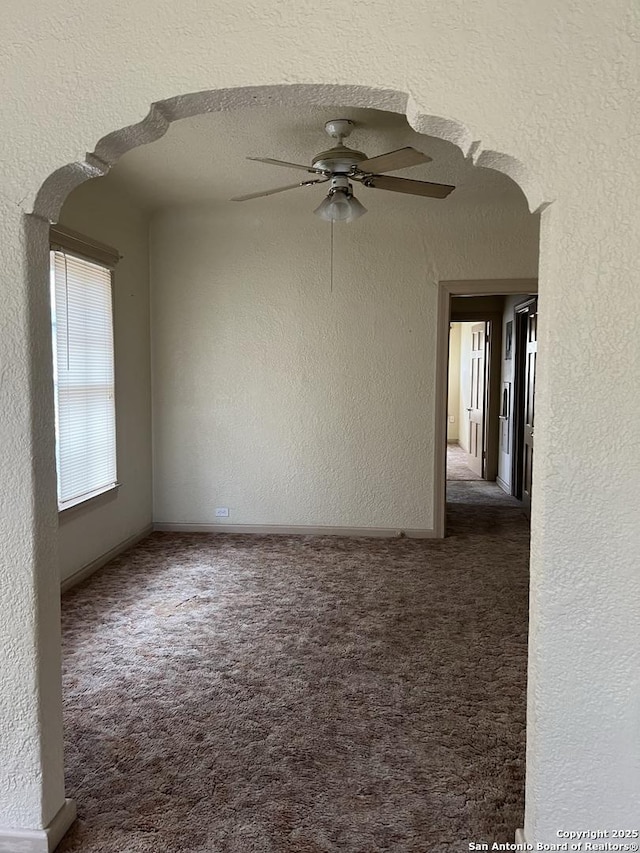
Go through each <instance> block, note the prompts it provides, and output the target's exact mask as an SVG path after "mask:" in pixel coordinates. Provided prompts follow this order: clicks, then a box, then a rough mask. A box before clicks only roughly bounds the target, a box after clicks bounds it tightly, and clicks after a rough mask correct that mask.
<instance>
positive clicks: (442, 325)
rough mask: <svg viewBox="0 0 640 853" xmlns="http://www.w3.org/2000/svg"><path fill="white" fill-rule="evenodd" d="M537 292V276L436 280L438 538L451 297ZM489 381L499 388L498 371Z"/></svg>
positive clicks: (443, 499)
mask: <svg viewBox="0 0 640 853" xmlns="http://www.w3.org/2000/svg"><path fill="white" fill-rule="evenodd" d="M537 292H538V279H537V278H488V279H466V280H465V279H462V280H460V279H456V280H450V281H447V280H444V281H439V282H438V315H437V331H436V400H435V402H436V405H435V418H436V420H435V434H434V449H435V459H434V471H433V475H434V476H433V491H434V501H433V528H434V535H435V536H436V537H437V538H439V539H443V538H444V536H445V533H446V508H447V395H448V384H449V382H448V380H449V324H450V322H451V297H452V296H512V295H517V294H522V295H524V296H529V295H530V294H532V293H537ZM476 317H477V315H476ZM471 319H474V318H471ZM501 328H502V327H501ZM501 356H502V353H501V348H500V363H501ZM495 372H496V371H493V373H495ZM490 381H491V382H492V384H494V385H496V384H497V387H498V388H499V383H500V375H499V373H498V376H497V378H496V377H495V376H491V377H490ZM487 467H488V466H487Z"/></svg>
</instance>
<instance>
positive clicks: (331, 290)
mask: <svg viewBox="0 0 640 853" xmlns="http://www.w3.org/2000/svg"><path fill="white" fill-rule="evenodd" d="M330 281H331V289H330V292H331V293H333V219H332V220H331V279H330Z"/></svg>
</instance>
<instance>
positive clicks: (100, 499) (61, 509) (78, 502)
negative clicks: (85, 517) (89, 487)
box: [58, 483, 121, 520]
mask: <svg viewBox="0 0 640 853" xmlns="http://www.w3.org/2000/svg"><path fill="white" fill-rule="evenodd" d="M120 485H121V484H120V483H113V484H112V485H110V486H105V487H104V488H103V489H96V491H95V492H90V493H89V494H88V495H83V496H82V497H79V498H75V500H73V501H68V502H67V503H66V504H64V506H58V520H63V519H66V518H68V517H69V516H71V515H75V514H76V513H77V512H80V511H82V510H83V509H92V508H93V507H95V506H99V505H100V504H102V503H107V502H108V501H109V500H113V498H114V497H115V495H116V493H117V492H118V489H119V488H120Z"/></svg>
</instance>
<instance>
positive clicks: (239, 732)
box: [59, 482, 528, 853]
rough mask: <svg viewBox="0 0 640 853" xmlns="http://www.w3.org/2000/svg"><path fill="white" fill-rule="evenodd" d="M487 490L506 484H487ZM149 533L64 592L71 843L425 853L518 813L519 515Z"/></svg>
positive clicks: (522, 666) (499, 833)
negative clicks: (426, 535) (391, 525)
mask: <svg viewBox="0 0 640 853" xmlns="http://www.w3.org/2000/svg"><path fill="white" fill-rule="evenodd" d="M494 490H495V491H494ZM498 493H499V489H497V487H496V486H495V485H493V484H489V483H484V482H482V483H455V484H451V485H450V487H449V499H450V501H451V504H450V527H449V530H450V535H449V537H448V538H447V539H446V540H444V541H418V540H409V539H394V540H388V539H387V540H372V539H345V538H332V537H302V538H294V537H291V538H289V537H275V536H274V537H268V536H265V537H249V536H236V535H219V536H209V535H197V534H190V535H182V534H154V535H153V536H151V537H150V538H149V539H148V540H146V541H145V542H144V543H142V544H141V545H140V546H138V547H137V548H135V549H134V550H132V551H130V552H129V553H127V554H126V555H123V556H122V557H120V558H119V559H117V560H115V561H114V562H112V563H111V564H110V565H109V566H108V567H106V568H105V569H103V570H102V571H101V572H100V573H99V574H97V575H94V576H93V578H91V579H90V580H89V581H87V582H86V583H85V584H83V585H82V586H80V587H77V588H76V589H75V590H72V591H71V592H70V593H68V594H67V595H65V596H64V599H63V628H64V695H65V706H66V707H65V720H66V749H67V768H68V779H67V789H68V795H69V796H72V797H75V798H76V799H77V802H78V807H79V819H78V821H77V822H76V824H75V825H74V827H73V828H72V830H71V831H70V833H69V834H68V836H67V837H66V839H65V840H64V841H63V842H62V844H61V846H60V848H59V850H60V851H61V853H72V851H73V853H75V852H76V851H83V853H163V852H164V851H167V853H168V851H172V853H173V851H190V853H205V851H206V853H320V851H322V853H333V852H334V851H335V853H338V851H340V853H373V851H399V853H425V851H435V853H438V851H463V850H467V849H468V841H469V840H482V839H484V840H490V841H493V840H497V841H513V838H514V831H515V829H516V827H518V826H521V825H522V808H523V774H524V715H525V672H526V643H527V633H526V631H527V625H526V623H527V560H528V550H527V549H528V531H527V524H526V520H525V518H524V516H523V514H522V513H521V511H520V510H519V508H518V507H517V506H516V505H515V504H514V502H513V501H512V500H511V499H510V498H507V497H506V496H505V495H502V493H499V494H498Z"/></svg>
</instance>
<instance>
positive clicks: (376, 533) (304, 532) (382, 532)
mask: <svg viewBox="0 0 640 853" xmlns="http://www.w3.org/2000/svg"><path fill="white" fill-rule="evenodd" d="M153 529H154V530H159V531H164V532H167V533H251V534H258V535H262V536H265V535H267V536H353V537H361V536H370V537H376V538H387V539H390V538H394V537H395V538H400V537H402V536H406V537H407V538H409V539H436V538H438V537H437V535H436V531H435V530H421V529H419V528H406V529H400V528H396V527H329V526H327V527H323V526H318V527H313V526H307V525H301V524H299V525H293V526H286V525H282V524H210V523H206V524H199V523H193V524H182V523H180V522H177V523H174V522H168V521H157V522H155V524H154V525H153Z"/></svg>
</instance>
